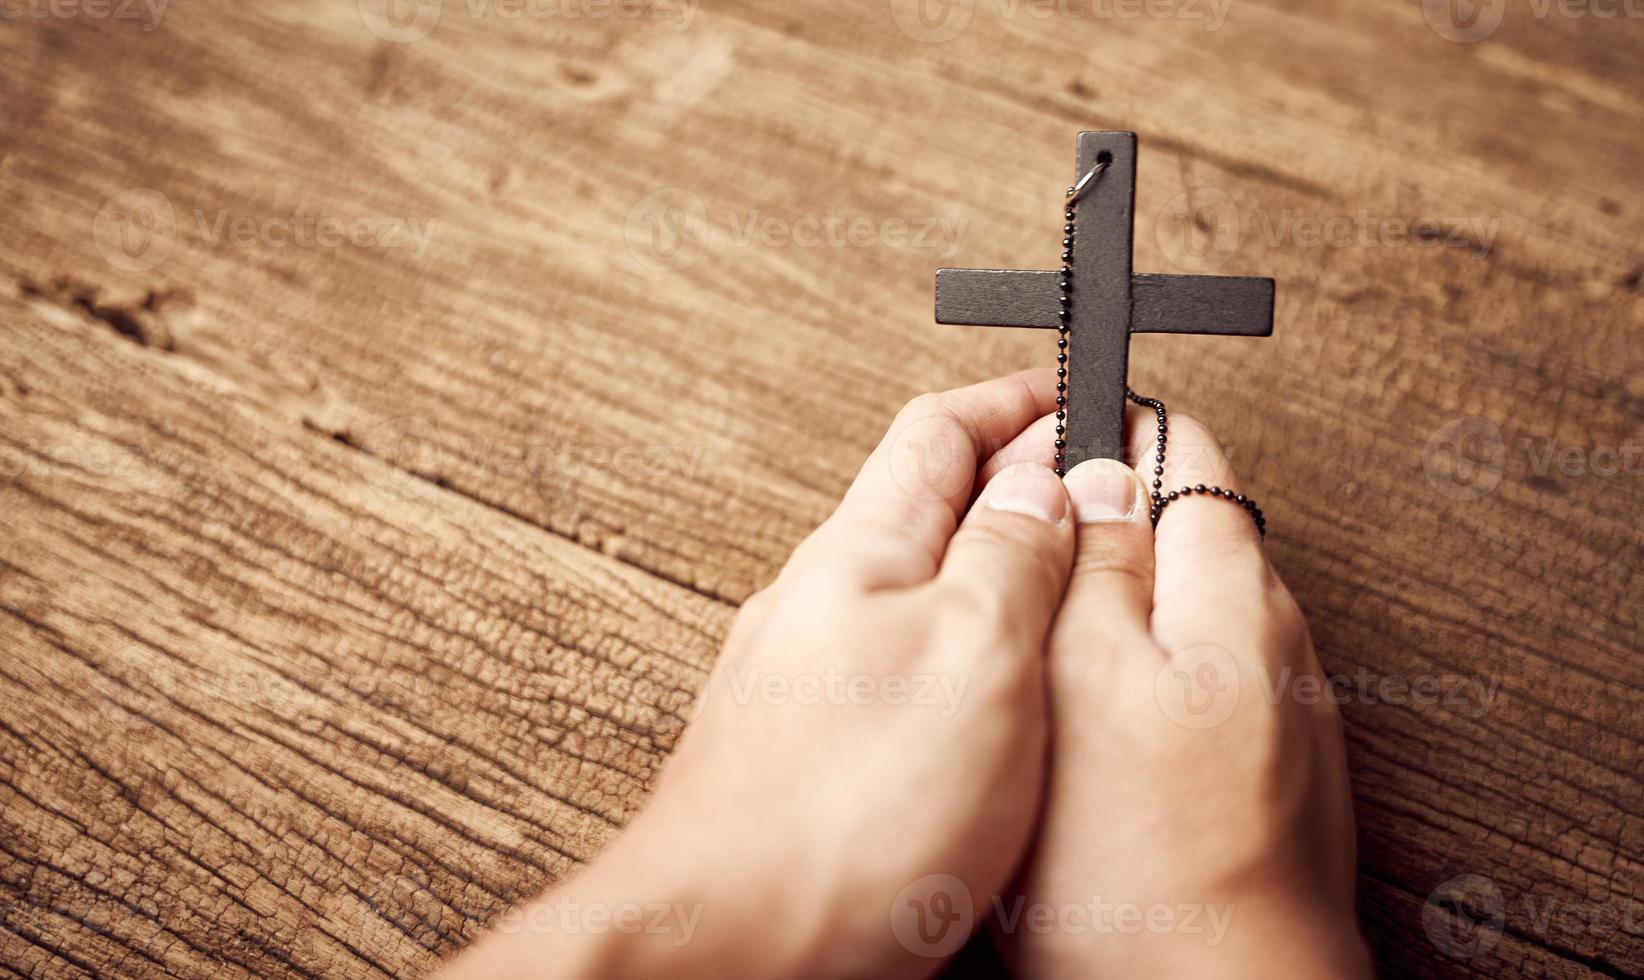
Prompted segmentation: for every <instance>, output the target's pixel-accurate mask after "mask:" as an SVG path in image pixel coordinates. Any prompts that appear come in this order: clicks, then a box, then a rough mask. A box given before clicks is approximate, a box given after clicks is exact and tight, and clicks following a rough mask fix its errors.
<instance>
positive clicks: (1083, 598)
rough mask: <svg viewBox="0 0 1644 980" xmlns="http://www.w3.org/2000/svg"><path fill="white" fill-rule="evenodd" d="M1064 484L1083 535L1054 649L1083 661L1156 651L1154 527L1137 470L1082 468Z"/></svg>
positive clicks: (1100, 464) (1101, 463)
mask: <svg viewBox="0 0 1644 980" xmlns="http://www.w3.org/2000/svg"><path fill="white" fill-rule="evenodd" d="M1066 484H1067V492H1068V496H1069V497H1070V498H1071V499H1072V501H1073V508H1074V515H1075V517H1076V519H1077V521H1078V533H1077V543H1076V545H1075V550H1074V559H1073V573H1072V577H1071V578H1070V580H1069V582H1068V587H1067V596H1066V598H1065V599H1064V600H1063V602H1062V610H1061V614H1060V615H1059V616H1058V617H1057V619H1056V626H1055V633H1054V635H1053V637H1052V641H1051V645H1052V648H1053V649H1054V650H1055V651H1057V653H1058V654H1059V655H1071V656H1074V657H1079V658H1084V657H1091V658H1094V657H1097V656H1099V655H1100V654H1101V653H1102V652H1105V651H1114V650H1125V649H1138V648H1141V649H1152V643H1151V637H1150V634H1149V630H1148V619H1149V616H1150V614H1151V612H1152V608H1153V567H1154V566H1153V527H1152V521H1151V519H1150V518H1149V516H1148V502H1149V501H1148V491H1147V487H1146V486H1145V485H1143V483H1142V479H1141V477H1140V476H1138V475H1137V474H1136V471H1135V470H1133V469H1131V468H1130V467H1128V466H1126V465H1125V464H1123V463H1121V462H1119V461H1117V460H1112V459H1092V460H1087V461H1085V462H1083V463H1080V464H1079V465H1078V466H1075V467H1074V468H1073V469H1071V470H1069V471H1068V474H1067V478H1066Z"/></svg>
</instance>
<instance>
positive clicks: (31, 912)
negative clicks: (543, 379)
mask: <svg viewBox="0 0 1644 980" xmlns="http://www.w3.org/2000/svg"><path fill="white" fill-rule="evenodd" d="M0 322H3V323H4V325H5V326H4V330H3V331H0V460H3V465H4V473H5V479H4V481H3V482H0V509H3V510H4V512H5V513H6V515H7V519H6V520H7V534H6V537H7V545H6V548H5V554H4V557H3V559H0V643H3V645H4V649H5V651H6V655H5V657H4V658H3V659H0V701H3V702H4V704H5V705H6V708H5V710H4V711H3V712H0V746H3V751H0V758H3V759H4V762H3V763H0V814H3V815H0V822H3V829H0V850H3V851H4V855H3V856H0V907H3V908H4V910H5V915H4V929H0V960H5V961H7V962H9V963H11V964H13V965H16V966H18V967H19V968H21V969H23V970H24V971H25V972H32V971H36V970H44V971H45V972H48V973H56V972H59V971H60V972H62V973H64V974H65V975H67V974H72V973H74V972H75V970H79V971H81V972H85V973H99V974H103V975H116V974H118V975H129V976H136V975H144V974H154V975H159V974H161V973H172V974H175V975H187V976H221V975H229V976H254V977H267V976H287V975H291V976H370V975H382V974H394V975H397V974H401V973H403V972H405V971H407V970H410V969H412V968H420V967H421V966H423V965H426V963H427V962H428V961H429V959H430V954H431V953H436V952H443V951H449V950H450V949H451V948H453V947H454V946H455V945H457V944H458V943H459V942H460V941H461V940H462V939H463V937H464V936H467V935H469V934H470V932H471V930H472V929H473V928H474V927H475V926H476V924H477V923H479V922H483V921H484V920H485V919H486V918H488V917H489V916H491V915H494V914H496V913H497V912H500V911H501V910H502V909H503V908H504V907H505V906H506V904H507V903H509V902H510V901H512V900H516V899H518V898H520V897H522V896H523V895H525V894H528V893H529V892H530V891H531V890H532V889H534V888H537V887H540V886H541V885H542V884H543V883H545V882H546V881H549V880H552V879H553V878H556V877H558V876H560V875H562V874H564V873H565V872H566V871H567V870H569V869H570V868H572V867H574V866H575V864H576V863H577V862H579V861H581V860H583V859H585V858H586V857H588V856H589V855H591V854H592V853H594V852H595V851H596V850H597V849H598V848H599V847H600V846H601V845H602V844H603V843H604V842H605V841H606V840H608V839H609V838H610V836H611V835H612V834H613V833H614V832H615V830H616V829H617V828H618V827H620V826H621V825H622V824H623V823H624V822H625V821H626V820H627V819H628V817H629V816H630V815H631V814H632V813H633V812H634V810H635V808H637V807H638V806H639V805H640V804H641V802H642V801H643V798H644V794H645V792H646V789H647V787H648V786H649V784H650V781H651V779H652V777H653V776H654V775H655V773H656V771H657V768H658V766H659V765H660V763H661V761H662V759H663V757H664V756H665V754H666V752H667V751H668V749H669V748H670V747H671V745H672V743H673V741H674V739H675V738H676V737H677V735H678V734H679V732H680V730H681V729H682V727H683V725H684V720H685V717H686V716H687V714H688V711H689V708H690V705H691V704H692V702H693V697H694V695H693V692H694V690H695V688H696V686H697V685H698V684H699V683H700V681H701V679H702V677H703V671H704V669H705V668H706V667H707V666H708V664H709V663H710V662H711V660H712V657H713V655H714V652H715V647H716V641H717V637H718V636H719V635H720V633H721V632H722V630H723V628H724V626H725V621H726V617H727V615H728V613H729V610H728V608H727V607H725V606H723V605H721V604H718V603H714V602H711V601H708V600H705V599H702V598H700V597H698V596H696V595H693V594H691V593H689V592H687V591H685V590H682V589H678V588H676V587H674V586H671V585H668V584H666V583H663V582H661V581H659V580H657V579H655V578H653V577H651V576H648V575H645V574H643V573H640V572H637V571H635V570H633V569H631V568H627V567H625V566H623V565H621V564H620V563H617V562H615V561H613V560H611V559H609V558H605V557H603V556H600V555H598V554H595V553H593V552H590V551H588V550H586V549H584V548H581V547H578V546H576V545H573V544H570V543H568V542H565V541H563V540H562V539H559V538H556V537H555V536H553V535H551V534H549V533H547V532H545V531H542V530H539V529H537V528H534V527H531V526H529V525H526V524H522V523H521V522H519V521H517V520H516V519H514V518H510V517H508V516H507V515H504V514H501V513H500V512H498V511H495V510H492V509H488V508H485V507H481V506H479V505H476V504H474V503H472V502H471V501H468V500H466V499H464V498H462V497H460V496H457V495H454V494H450V493H447V492H444V491H440V490H438V489H437V488H433V487H432V486H431V485H428V484H421V485H420V487H417V488H414V489H416V490H419V491H420V490H422V489H426V490H428V491H431V492H427V493H422V492H415V493H407V492H406V491H407V490H408V489H413V488H408V487H407V486H406V485H405V484H403V483H402V482H401V481H400V479H399V476H398V475H396V474H395V473H394V472H393V471H392V470H391V469H390V468H389V467H387V466H386V465H384V464H382V463H381V462H380V461H378V460H374V459H372V458H370V457H368V456H365V455H364V454H361V453H358V452H356V451H354V450H352V449H349V448H347V447H345V446H342V445H339V444H337V443H336V442H334V441H333V440H331V439H329V438H326V437H325V436H323V435H321V434H317V433H312V432H305V431H303V430H302V429H300V428H292V427H290V426H288V425H286V424H284V420H283V419H280V418H277V417H273V416H270V415H269V414H268V413H267V412H266V410H264V409H263V408H262V407H260V406H258V405H257V404H256V403H255V402H254V401H253V400H250V399H248V398H247V397H246V395H245V393H244V392H241V391H238V390H237V389H236V388H235V387H234V386H233V385H232V384H231V383H227V382H224V381H223V380H222V379H221V378H220V377H218V376H215V375H213V374H211V373H209V372H207V371H203V370H198V369H195V368H192V367H190V366H188V365H187V364H186V363H182V362H179V361H178V360H177V359H175V358H173V357H171V356H169V355H163V354H160V353H158V352H156V351H152V350H142V349H140V348H138V347H136V346H134V345H132V344H130V343H128V342H127V341H126V340H124V339H122V338H120V337H118V336H116V335H115V334H114V333H113V332H112V331H108V330H106V329H105V328H104V327H103V326H102V325H101V324H98V323H96V321H92V320H89V319H88V318H86V317H85V316H83V315H82V314H79V313H74V312H70V311H65V310H61V309H57V308H55V307H51V306H49V305H45V304H41V303H36V305H35V308H34V309H25V308H24V307H23V306H22V304H20V303H19V302H18V301H16V300H14V299H10V298H6V299H3V300H0Z"/></svg>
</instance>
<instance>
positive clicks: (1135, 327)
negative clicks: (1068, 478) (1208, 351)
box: [936, 133, 1273, 469]
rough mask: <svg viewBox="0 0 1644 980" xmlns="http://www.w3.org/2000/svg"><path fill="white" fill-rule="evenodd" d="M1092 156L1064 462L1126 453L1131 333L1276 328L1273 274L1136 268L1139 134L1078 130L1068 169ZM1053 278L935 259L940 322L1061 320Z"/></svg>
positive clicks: (1076, 254) (1076, 251)
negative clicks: (944, 264)
mask: <svg viewBox="0 0 1644 980" xmlns="http://www.w3.org/2000/svg"><path fill="white" fill-rule="evenodd" d="M1098 160H1105V161H1108V167H1107V169H1106V171H1104V172H1103V173H1102V174H1101V176H1100V177H1099V178H1098V179H1097V180H1096V182H1095V183H1094V184H1093V185H1091V186H1090V187H1089V188H1087V189H1086V190H1085V192H1084V194H1083V196H1082V197H1080V198H1079V200H1078V202H1077V203H1075V204H1074V206H1073V208H1074V214H1075V215H1076V216H1077V217H1076V219H1075V228H1076V231H1075V234H1074V242H1073V260H1072V262H1071V263H1069V264H1071V265H1072V267H1073V275H1072V276H1071V277H1070V281H1071V282H1072V304H1071V310H1072V315H1071V316H1070V317H1069V320H1068V323H1069V327H1068V336H1069V344H1068V347H1069V350H1068V354H1069V357H1068V389H1069V390H1068V406H1067V414H1068V419H1067V426H1068V433H1067V449H1066V450H1065V455H1066V457H1067V460H1066V465H1067V467H1068V468H1069V469H1072V468H1073V467H1074V466H1075V465H1077V464H1078V463H1081V462H1083V461H1085V460H1087V459H1093V458H1096V457H1107V458H1108V459H1123V458H1124V446H1125V378H1126V369H1127V365H1126V362H1127V360H1128V358H1129V352H1130V335H1131V334H1133V333H1212V334H1238V335H1241V336H1246V337H1266V336H1268V335H1270V334H1272V332H1273V280H1271V279H1250V278H1233V277H1229V276H1154V275H1132V274H1131V271H1130V250H1131V227H1132V221H1133V218H1134V211H1135V209H1136V134H1135V133H1080V134H1079V165H1078V167H1077V169H1076V171H1075V176H1076V177H1077V176H1082V175H1084V174H1088V173H1089V172H1090V171H1091V170H1092V169H1093V168H1094V167H1095V166H1096V164H1097V161H1098ZM1046 237H1047V238H1048V237H1050V236H1049V234H1048V233H1047V234H1046ZM1059 279H1060V273H1057V272H1016V271H1008V270H1004V269H938V270H937V271H936V322H937V323H954V324H965V325H973V326H1000V327H1045V328H1049V329H1052V330H1054V329H1055V328H1056V327H1057V325H1058V323H1059V322H1060V320H1059V317H1058V313H1059V312H1060V310H1061V303H1060V301H1061V289H1060V288H1059V286H1058V285H1057V283H1058V280H1059ZM1208 324H1220V325H1219V326H1209V325H1208Z"/></svg>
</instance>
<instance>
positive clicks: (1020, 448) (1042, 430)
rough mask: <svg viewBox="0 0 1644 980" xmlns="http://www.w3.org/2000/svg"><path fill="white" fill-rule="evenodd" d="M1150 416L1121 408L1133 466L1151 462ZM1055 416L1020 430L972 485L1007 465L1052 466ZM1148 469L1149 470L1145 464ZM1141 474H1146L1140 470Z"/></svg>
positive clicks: (1152, 434)
mask: <svg viewBox="0 0 1644 980" xmlns="http://www.w3.org/2000/svg"><path fill="white" fill-rule="evenodd" d="M1154 425H1155V423H1154V420H1153V413H1152V412H1150V411H1146V410H1144V409H1143V408H1142V407H1141V406H1139V405H1126V406H1125V428H1126V429H1127V430H1129V440H1130V442H1129V448H1128V451H1127V452H1126V454H1125V455H1126V458H1128V459H1129V460H1130V461H1131V462H1132V463H1133V464H1134V465H1136V466H1138V467H1140V466H1141V464H1140V463H1138V462H1136V461H1137V460H1138V459H1139V458H1141V457H1143V456H1145V457H1146V458H1147V459H1148V460H1152V459H1153V453H1154V451H1155V446H1154V442H1153V440H1154V439H1155V438H1157V435H1158V433H1157V432H1156V431H1155V430H1154ZM1055 446H1056V416H1055V415H1046V416H1043V417H1041V418H1039V419H1036V420H1035V421H1034V422H1033V424H1032V425H1030V426H1028V427H1027V428H1026V429H1025V430H1023V432H1022V434H1021V435H1019V436H1017V437H1016V438H1014V439H1012V440H1011V441H1010V442H1009V443H1007V444H1006V445H1005V448H1003V449H1001V450H999V451H998V452H996V453H994V454H993V455H992V456H991V457H990V458H989V459H988V461H987V462H985V463H983V464H982V469H981V472H980V473H978V474H977V477H976V482H977V483H978V484H984V483H986V482H987V481H989V480H991V479H993V475H994V474H995V473H998V472H999V471H1000V470H1002V469H1004V468H1005V467H1007V466H1014V465H1015V464H1017V463H1038V464H1039V465H1040V466H1053V465H1054V464H1055V462H1056V448H1055ZM1147 465H1148V469H1151V468H1152V465H1153V464H1152V463H1151V462H1149V463H1148V464H1147ZM1141 472H1147V471H1146V470H1141Z"/></svg>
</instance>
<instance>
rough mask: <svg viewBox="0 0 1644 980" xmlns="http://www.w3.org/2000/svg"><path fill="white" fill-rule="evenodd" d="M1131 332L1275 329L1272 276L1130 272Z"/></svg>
mask: <svg viewBox="0 0 1644 980" xmlns="http://www.w3.org/2000/svg"><path fill="white" fill-rule="evenodd" d="M1130 332H1131V333H1216V334H1236V335H1238V336H1241V337H1270V336H1272V334H1273V280H1271V279H1258V278H1249V277H1243V276H1132V277H1131V278H1130Z"/></svg>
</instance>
